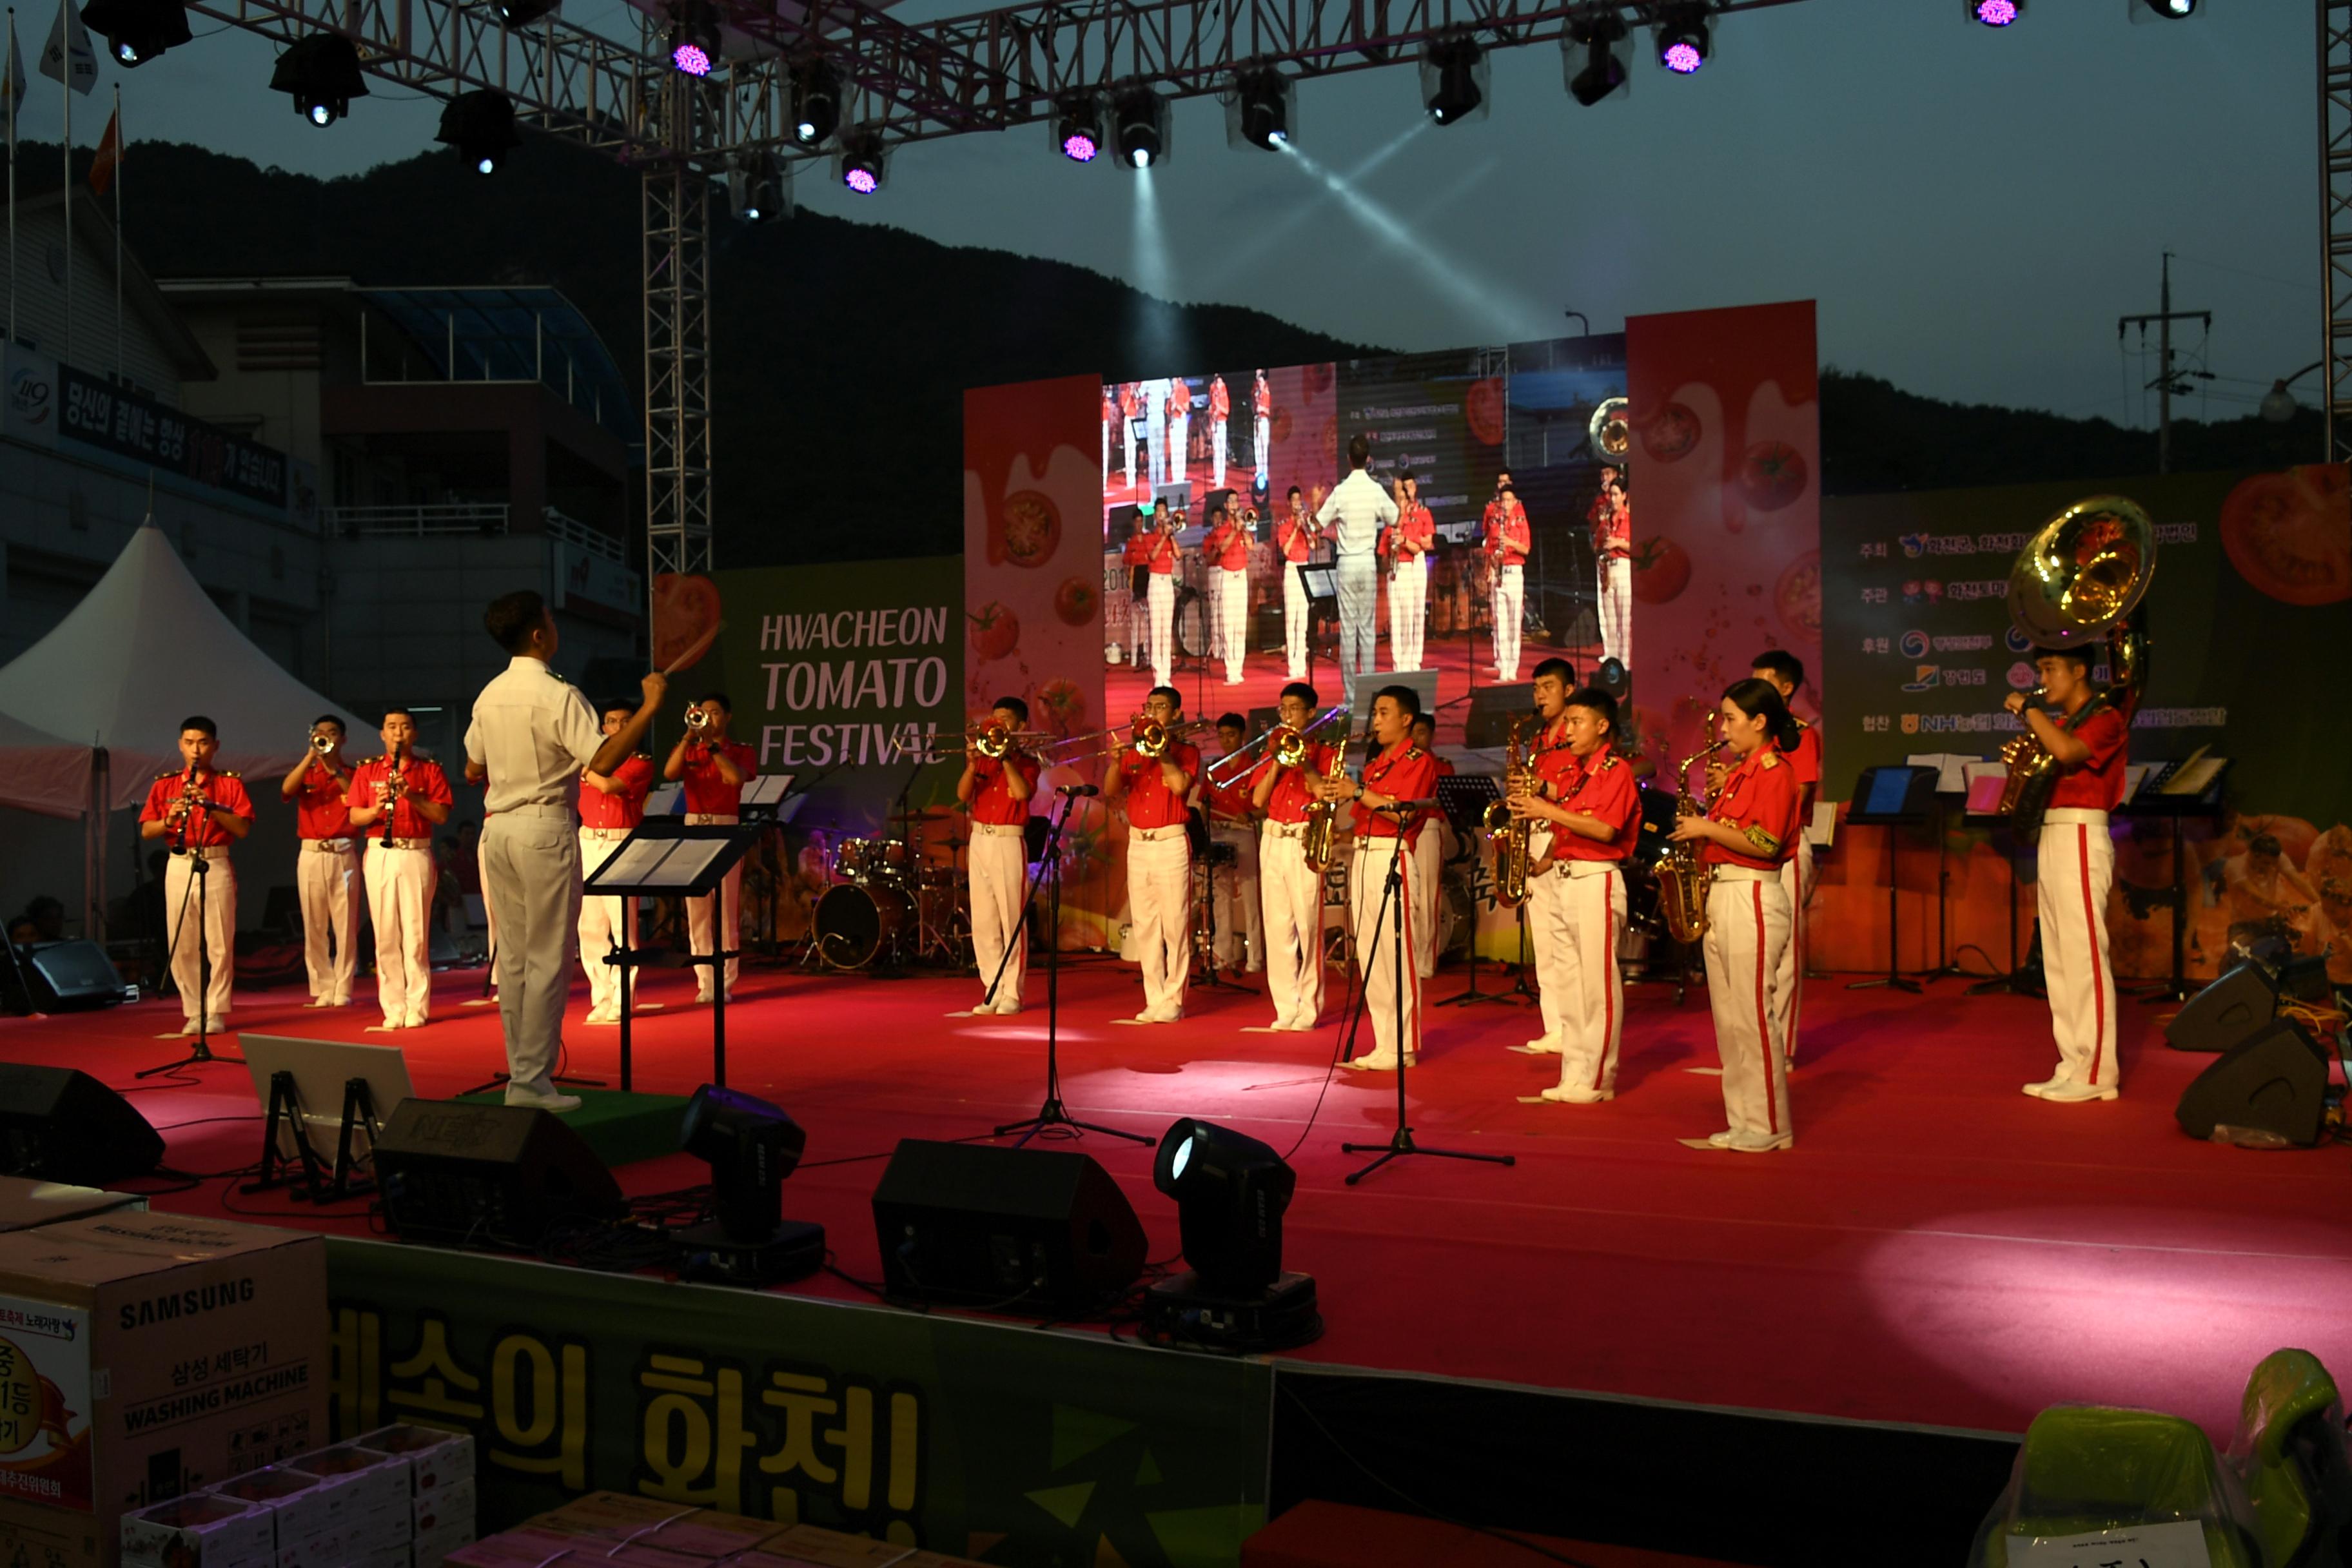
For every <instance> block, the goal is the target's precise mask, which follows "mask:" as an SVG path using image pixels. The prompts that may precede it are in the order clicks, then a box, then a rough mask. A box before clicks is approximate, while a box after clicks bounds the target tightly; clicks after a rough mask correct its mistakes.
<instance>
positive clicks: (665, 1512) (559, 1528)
mask: <svg viewBox="0 0 2352 1568" xmlns="http://www.w3.org/2000/svg"><path fill="white" fill-rule="evenodd" d="M694 1511H695V1510H693V1509H691V1508H689V1507H688V1506H687V1505H685V1504H684V1503H675V1502H663V1501H661V1500H658V1499H655V1498H644V1497H632V1496H630V1495H629V1494H628V1493H627V1492H585V1493H583V1494H582V1495H581V1496H579V1497H576V1498H573V1499H572V1500H571V1501H570V1502H568V1503H565V1504H564V1505H563V1506H562V1508H558V1509H550V1510H548V1511H547V1512H545V1513H542V1514H541V1515H540V1516H539V1517H538V1518H537V1519H534V1520H530V1521H528V1522H529V1523H530V1524H532V1525H535V1526H537V1527H538V1528H539V1529H541V1530H551V1531H555V1532H556V1533H557V1534H559V1535H583V1536H587V1537H590V1538H592V1539H593V1540H599V1541H603V1542H605V1544H606V1547H609V1546H612V1545H615V1544H617V1543H619V1542H624V1541H635V1539H637V1537H639V1536H641V1535H646V1534H650V1533H651V1532H653V1531H656V1530H658V1529H659V1528H661V1526H663V1525H665V1524H667V1523H668V1522H669V1521H671V1520H673V1519H681V1518H684V1517H685V1516H686V1515H688V1514H690V1513H692V1512H694ZM575 1550H580V1549H576V1548H575ZM603 1552H604V1548H599V1549H598V1550H597V1554H598V1555H599V1556H601V1555H603Z"/></svg>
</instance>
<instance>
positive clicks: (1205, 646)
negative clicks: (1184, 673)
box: [1174, 588, 1209, 658]
mask: <svg viewBox="0 0 2352 1568" xmlns="http://www.w3.org/2000/svg"><path fill="white" fill-rule="evenodd" d="M1174 624H1175V637H1176V651H1177V652H1178V653H1179V654H1181V655H1182V656H1183V657H1184V658H1208V657H1209V606H1208V602H1207V601H1206V600H1204V599H1202V597H1201V590H1200V589H1198V588H1182V589H1179V590H1178V591H1177V594H1176V614H1175V617H1174Z"/></svg>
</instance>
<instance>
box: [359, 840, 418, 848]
mask: <svg viewBox="0 0 2352 1568" xmlns="http://www.w3.org/2000/svg"><path fill="white" fill-rule="evenodd" d="M368 842H369V843H371V844H373V845H374V846H375V847H377V848H379V849H430V848H432V847H433V840H431V839H430V838H371V839H369V840H368Z"/></svg>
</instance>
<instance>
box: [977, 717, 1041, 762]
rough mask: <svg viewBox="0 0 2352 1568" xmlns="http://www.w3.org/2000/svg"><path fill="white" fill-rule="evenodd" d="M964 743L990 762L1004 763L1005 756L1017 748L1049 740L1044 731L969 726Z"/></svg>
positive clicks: (994, 725)
mask: <svg viewBox="0 0 2352 1568" xmlns="http://www.w3.org/2000/svg"><path fill="white" fill-rule="evenodd" d="M963 733H964V741H965V743H966V744H968V745H969V746H971V749H972V750H973V751H975V752H979V753H980V754H981V755H982V756H983V757H986V758H987V759H988V760H989V761H990V762H992V763H996V762H1003V760H1004V754H1005V753H1006V752H1011V751H1013V750H1014V749H1016V748H1017V747H1020V746H1022V745H1024V744H1028V743H1031V742H1037V741H1042V740H1045V739H1047V736H1046V734H1045V731H1042V730H1015V729H1012V728H1010V727H1008V726H1006V725H1003V724H994V723H991V724H967V725H965V726H964V731H963Z"/></svg>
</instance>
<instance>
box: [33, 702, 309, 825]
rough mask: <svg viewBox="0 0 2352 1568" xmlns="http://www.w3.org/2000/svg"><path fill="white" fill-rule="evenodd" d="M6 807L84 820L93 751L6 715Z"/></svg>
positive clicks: (43, 814) (87, 802) (87, 808)
mask: <svg viewBox="0 0 2352 1568" xmlns="http://www.w3.org/2000/svg"><path fill="white" fill-rule="evenodd" d="M288 765H289V767H290V766H292V764H291V763H289V764H288ZM0 805H13V806H15V807H16V808H17V809H18V810H20V811H32V812H38V813H39V814H40V815H41V816H81V815H82V813H84V812H86V811H88V810H89V747H88V746H78V745H75V744H74V743H73V742H71V741H61V740H59V739H58V737H57V736H55V735H51V734H47V733H44V732H43V731H39V730H36V729H34V728H33V727H32V726H31V725H30V724H25V723H19V722H18V721H16V720H14V719H11V718H9V717H8V716H7V715H6V714H5V713H0Z"/></svg>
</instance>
